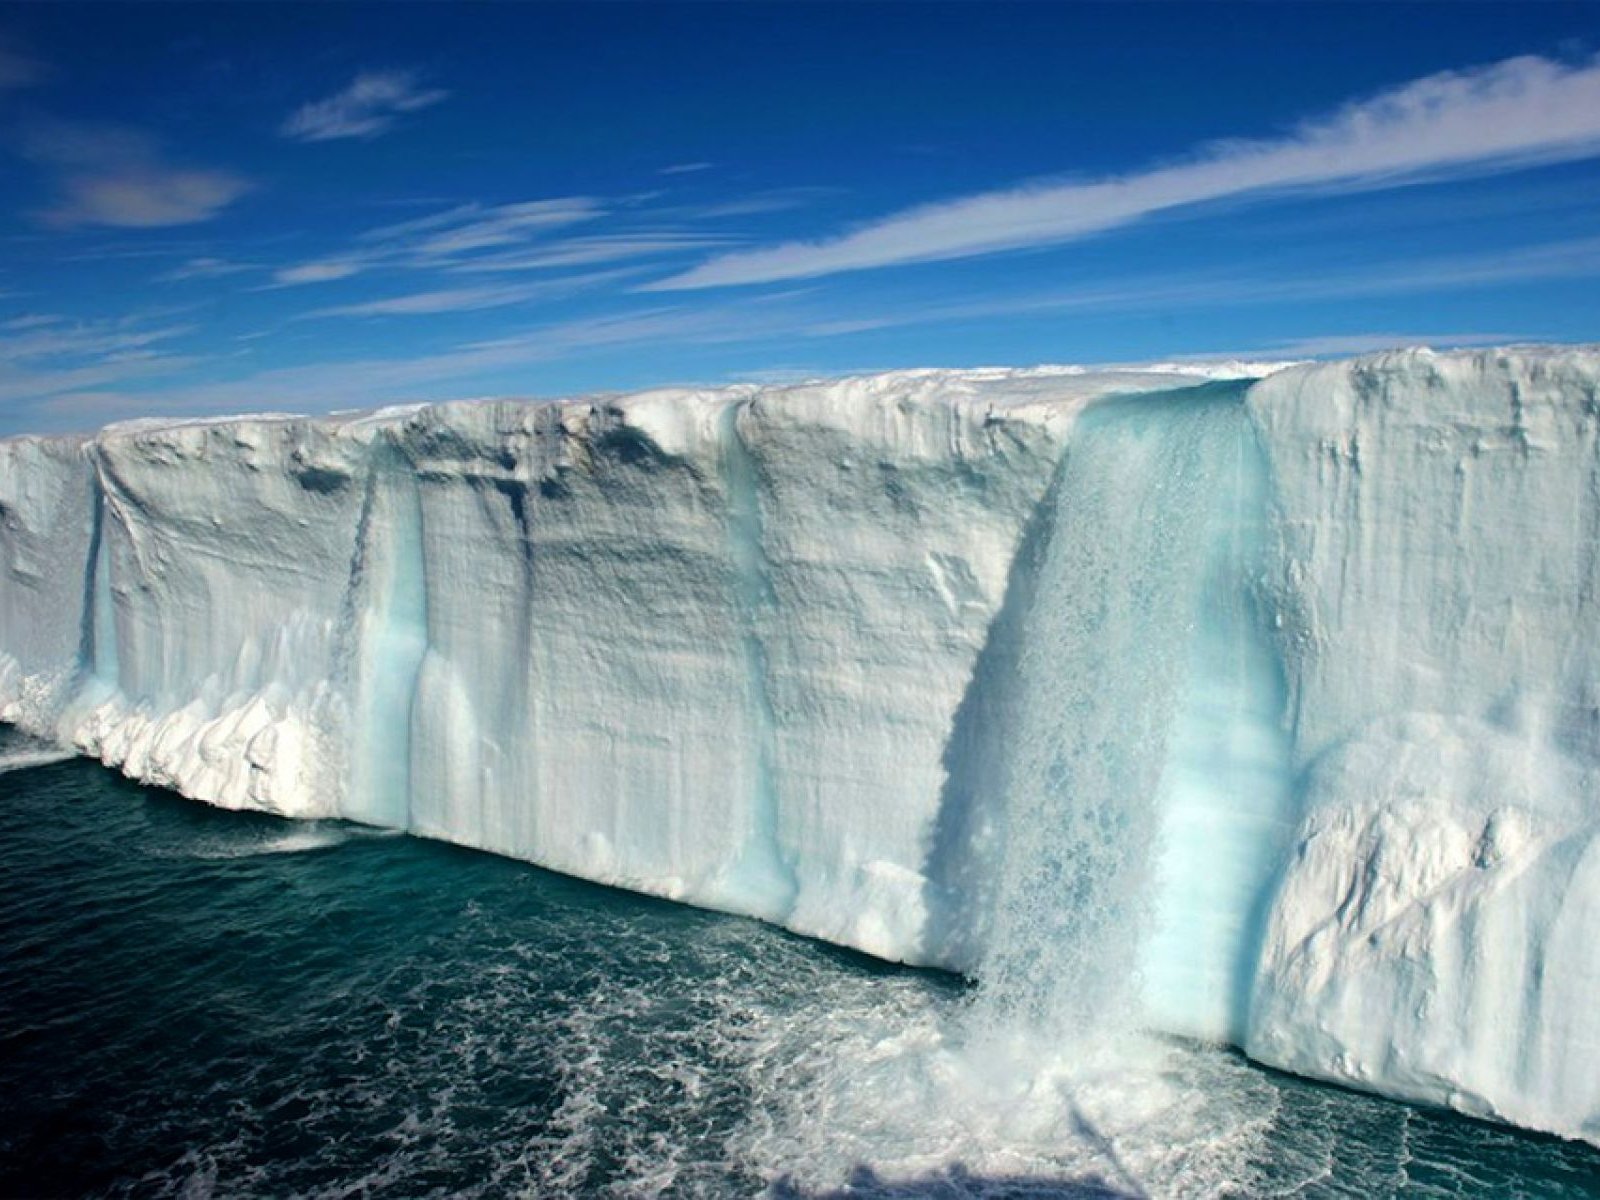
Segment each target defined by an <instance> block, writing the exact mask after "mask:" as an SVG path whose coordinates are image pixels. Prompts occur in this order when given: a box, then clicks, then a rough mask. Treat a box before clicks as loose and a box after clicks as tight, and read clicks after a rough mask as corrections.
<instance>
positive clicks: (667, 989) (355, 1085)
mask: <svg viewBox="0 0 1600 1200" xmlns="http://www.w3.org/2000/svg"><path fill="white" fill-rule="evenodd" d="M49 759H50V755H49V754H47V753H44V752H41V751H40V750H39V749H38V748H37V747H34V746H30V745H29V744H27V743H25V742H24V741H23V740H22V739H20V738H19V737H17V736H16V735H14V734H12V733H10V732H9V731H4V730H0V1195H6V1196H77V1195H105V1196H163V1195H179V1196H194V1197H203V1196H318V1197H334V1196H385V1197H391V1196H392V1197H418V1196H455V1195H482V1196H505V1195H527V1196H569V1195H613V1196H629V1197H631V1196H651V1195H674V1196H676V1195H682V1196H744V1195H757V1194H762V1193H764V1192H765V1193H770V1194H775V1195H779V1196H810V1195H858V1194H859V1195H888V1196H905V1197H909V1196H965V1195H985V1196H1050V1195H1063V1196H1121V1195H1130V1196H1136V1195H1192V1196H1206V1195H1242V1196H1255V1195H1261V1196H1288V1195H1293V1196H1351V1197H1356V1196H1361V1197H1366V1196H1389V1195H1403V1196H1419V1197H1421V1196H1428V1197H1433V1196H1484V1197H1516V1196H1527V1197H1557V1196H1574V1197H1575V1196H1600V1153H1597V1152H1595V1151H1594V1150H1592V1149H1589V1148H1586V1147H1582V1146H1577V1145H1573V1144H1569V1143H1564V1142H1560V1141H1556V1140H1553V1139H1549V1138H1542V1137H1535V1136H1530V1135H1525V1134H1519V1133H1515V1132H1512V1131H1509V1130H1503V1129H1499V1128H1495V1127H1492V1126H1488V1125H1483V1124H1479V1123H1477V1122H1472V1121H1467V1120H1463V1119H1461V1118H1458V1117H1455V1116H1451V1115H1448V1114H1442V1113H1435V1112H1429V1111H1423V1110H1419V1109H1415V1108H1411V1107H1408V1106H1405V1105H1400V1104H1393V1103H1389V1102H1386V1101H1381V1100H1376V1099H1372V1098H1369V1097H1363V1096H1356V1095H1352V1094H1349V1093H1345V1092H1341V1091H1337V1090H1334V1089H1329V1088H1323V1087H1318V1086H1315V1085H1312V1084H1307V1083H1303V1082H1300V1081H1296V1080H1292V1079H1288V1078H1285V1077H1283V1076H1279V1075H1276V1074H1273V1073H1271V1072H1267V1071H1263V1070H1260V1069H1259V1068H1256V1067H1254V1066H1251V1065H1249V1064H1247V1063H1245V1062H1244V1061H1243V1060H1242V1059H1240V1058H1239V1057H1238V1056H1237V1055H1234V1054H1231V1053H1227V1052H1223V1051H1219V1050H1213V1049H1208V1048H1202V1047H1193V1046H1184V1045H1177V1044H1172V1043H1158V1042H1149V1041H1148V1040H1147V1042H1146V1043H1145V1044H1143V1045H1142V1046H1141V1047H1137V1048H1134V1049H1132V1050H1129V1051H1127V1052H1126V1053H1123V1052H1121V1051H1119V1054H1118V1055H1112V1056H1109V1057H1108V1056H1107V1055H1104V1054H1102V1055H1100V1056H1099V1057H1098V1058H1095V1061H1094V1062H1093V1064H1092V1069H1091V1067H1088V1066H1082V1065H1081V1064H1080V1069H1075V1070H1073V1071H1068V1072H1067V1073H1066V1074H1058V1075H1054V1076H1044V1075H1041V1076H1040V1077H1039V1078H1035V1079H1032V1080H1030V1081H1028V1082H1026V1084H1020V1083H1017V1082H1016V1079H1015V1078H1014V1076H1013V1075H1012V1074H1008V1073H1007V1072H1006V1071H1004V1070H999V1069H996V1070H993V1071H991V1072H990V1076H991V1077H989V1078H985V1077H984V1071H983V1070H982V1069H981V1064H979V1065H978V1066H977V1067H975V1064H974V1063H973V1062H972V1061H971V1057H970V1055H969V1056H967V1057H965V1058H964V1057H963V1056H962V1054H961V1053H959V1052H958V1051H957V1050H952V1048H951V1043H952V1041H953V1040H955V1039H954V1035H953V1034H952V1033H951V1032H950V1031H951V1030H952V1029H956V1028H959V1027H960V1021H961V1014H962V1013H963V1011H964V1009H965V1007H966V1006H967V1005H968V1003H969V1001H970V996H969V993H968V990H967V989H966V988H965V987H964V986H963V985H962V984H960V983H959V982H958V981H956V980H954V979H952V978H950V977H948V976H944V975H940V974H938V973H932V972H920V971H911V970H904V969H896V968H892V967H888V966H885V965H883V964H880V963H876V962H873V961H872V960H870V959H867V958H864V957H861V956H859V955H855V954H851V953H849V952H846V951H841V950H837V949H834V948H831V947H827V946H823V945H819V944H816V943H813V942H809V941H806V940H804V939H801V938H796V937H792V936H790V935H787V934H785V933H783V932H781V931H778V930H775V929H772V928H769V927H766V926H763V925H761V924H758V923H755V922H751V921H745V920H740V919H736V918H731V917H724V916H719V915H716V914H713V913H705V912H698V911H696V910H693V909H689V908H684V907H680V906H677V905H673V904H668V903H664V902H659V901H654V900H649V899H644V898H640V897H637V896H632V895H629V894H626V893H622V892H616V891H612V890H609V889H606V888H600V887H595V886H591V885H588V884H584V883H580V882H577V881H574V880H570V879H566V878H563V877H561V876H557V875H552V874H549V873H547V872H543V871H540V870H537V869H535V868H532V867H529V866H526V865H523V864H519V863H514V862H509V861H506V860H502V859H498V858H494V857H491V856H488V855H483V854H477V853H473V852H470V851H465V850H459V849H455V848H452V847H449V846H445V845H440V844H436V843H429V842H423V841H419V840H415V839H411V838H406V837H398V836H387V835H383V834H379V833H376V832H373V831H370V830H364V829H361V828H358V827H354V826H349V825H342V824H298V823H291V822H286V821H279V820H275V819H272V818H267V817H261V816H256V815H249V814H240V813H227V812H221V811H217V810H213V809H209V808H206V807H204V806H202V805H199V804H194V803H191V802H188V801H185V800H182V799H180V798H177V797H175V796H171V795H168V794H165V793H162V792H159V791H155V790H150V789H145V788H141V787H138V786H135V785H133V784H131V783H128V782H126V781H124V780H122V779H120V778H118V777H116V776H114V775H113V774H111V773H110V772H107V771H105V770H103V769H102V768H100V767H98V766H96V765H94V764H92V763H88V762H82V761H64V762H59V761H58V762H51V761H49ZM1038 1057H1039V1058H1041V1059H1042V1058H1044V1057H1047V1054H1046V1052H1045V1051H1044V1050H1043V1049H1042V1048H1041V1049H1040V1050H1039V1053H1038ZM1088 1057H1089V1058H1094V1056H1092V1055H1091V1056H1088ZM1085 1061H1087V1059H1086V1060H1085ZM991 1065H992V1064H991Z"/></svg>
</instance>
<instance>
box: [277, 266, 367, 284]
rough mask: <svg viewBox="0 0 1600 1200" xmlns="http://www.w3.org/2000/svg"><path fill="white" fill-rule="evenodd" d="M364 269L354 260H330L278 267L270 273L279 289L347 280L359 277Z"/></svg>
mask: <svg viewBox="0 0 1600 1200" xmlns="http://www.w3.org/2000/svg"><path fill="white" fill-rule="evenodd" d="M366 268H367V264H365V263H362V262H357V261H355V260H354V259H330V260H328V261H326V262H308V263H300V264H299V265H298V266H293V267H280V268H279V269H278V270H276V271H274V272H273V273H272V279H273V282H274V283H276V284H278V285H279V286H280V287H294V286H296V285H297V284H302V283H329V282H331V281H333V280H335V279H348V278H349V277H350V276H352V275H359V274H360V273H361V272H362V271H364V270H366Z"/></svg>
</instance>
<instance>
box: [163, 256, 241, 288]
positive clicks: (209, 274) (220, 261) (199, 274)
mask: <svg viewBox="0 0 1600 1200" xmlns="http://www.w3.org/2000/svg"><path fill="white" fill-rule="evenodd" d="M256 269H257V268H256V266H255V264H254V263H241V262H230V261H229V260H228V259H225V258H191V259H190V260H189V261H188V262H186V263H184V264H182V265H181V266H177V267H174V268H172V270H170V271H164V272H162V273H161V274H160V275H157V276H156V282H157V283H177V282H182V281H183V280H187V279H221V278H222V277H223V276H225V275H238V274H241V273H242V272H245V271H254V270H256Z"/></svg>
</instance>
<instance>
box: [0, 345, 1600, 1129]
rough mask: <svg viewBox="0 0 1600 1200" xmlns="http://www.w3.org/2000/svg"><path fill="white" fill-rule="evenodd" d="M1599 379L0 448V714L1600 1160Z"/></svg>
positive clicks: (88, 745)
mask: <svg viewBox="0 0 1600 1200" xmlns="http://www.w3.org/2000/svg"><path fill="white" fill-rule="evenodd" d="M1597 435H1600V354H1596V353H1594V352H1592V351H1587V350H1559V351H1557V350H1523V351H1507V352H1484V353H1457V354H1434V353H1430V352H1427V351H1408V352H1397V353H1392V354H1384V355H1379V356H1375V357H1372V358H1367V359H1361V360H1356V361H1352V362H1345V363H1337V364H1331V365H1313V366H1301V367H1294V368H1290V369H1288V370H1283V371H1280V372H1277V373H1274V374H1272V375H1270V377H1267V378H1263V379H1260V380H1259V381H1251V380H1249V379H1239V380H1233V381H1229V380H1218V379H1211V380H1207V379H1204V378H1201V377H1198V376H1195V375H1185V374H1181V373H1174V372H1142V373H1141V372H1114V373H1101V374H1094V373H1087V372H1079V371H1073V370H1066V369H1060V370H1035V371H998V370H997V371H983V372H902V373H897V374H892V375H886V376H878V377H872V378H865V379H857V380H847V381H842V382H835V383H828V384H819V385H805V386H793V387H769V388H754V387H750V388H733V389H726V390H719V391H704V392H695V391H664V392H653V393H645V394H640V395H633V396H625V397H615V398H601V399H594V400H583V401H569V402H560V403H540V404H526V403H509V402H496V403H475V404H450V405H441V406H436V407H420V408H412V409H396V410H386V411H382V412H378V413H375V414H368V415H360V416H343V417H341V416H335V417H328V418H317V419H307V418H297V417H281V416H270V417H246V418H235V419H226V420H216V421H196V422H166V423H162V422H144V423H137V424H131V425H123V426H115V427H112V428H110V429H107V430H105V431H103V432H102V433H100V434H99V435H97V436H94V437H90V438H82V439H67V438H60V439H46V438H18V439H12V440H10V441H0V719H4V720H7V721H11V722H14V723H16V724H18V725H21V726H23V727H24V728H26V729H28V730H30V731H32V732H36V733H40V734H44V735H47V736H51V737H54V738H57V739H59V740H61V741H63V742H66V743H69V744H71V745H74V746H76V747H78V748H80V749H81V750H83V751H84V752H86V753H89V754H92V755H95V756H97V757H99V758H100V759H102V760H103V761H105V762H107V763H109V764H112V765H115V766H119V767H120V768H121V769H122V770H124V771H125V772H127V773H128V774H129V775H132V776H134V777H136V778H139V779H143V780H147V781H150V782H153V783H158V784H161V785H164V786H167V787H171V788H173V789H175V790H177V791H179V792H182V793H184V794H185V795H189V796H192V797H195V798H198V799H201V800H205V801H208V802H211V803H214V804H219V805H223V806H227V807H235V808H255V809H263V810H268V811H272V812H278V813H283V814H286V815H290V816H302V817H323V816H342V817H348V818H351V819H354V820H358V821H363V822H369V823H373V824H378V825H385V826H392V827H396V828H403V829H409V830H412V831H414V832H416V833H419V834H422V835H425V836H429V837H436V838H443V839H447V840H450V841H454V842H459V843H462V844H465V845H470V846H477V847H482V848H484V849H488V850H493V851H496V852H499V853H503V854H508V855H512V856H515V857H518V858H523V859H527V860H529V861H532V862H537V863H540V864H543V865H545V866H548V867H552V868H555V869H557V870H561V871H566V872H570V873H572V874H575V875H581V876H584V877H587V878H590V879H595V880H600V881H603V882H606V883H613V884H618V885H621V886H625V887H630V888H635V889H638V890H641V891H646V892H652V893H656V894H659V895H664V896H670V897H674V898H677V899H682V900H685V901H689V902H692V903H696V904H701V905H706V906H710V907H714V908H720V909H726V910H729V911H733V912H739V913H747V914H751V915H755V916H758V917H762V918H765V919H767V920H770V921H775V922H778V923H781V924H783V925H786V926H788V927H789V928H791V929H795V930H797V931H800V932H803V933H807V934H812V935H815V936H818V937H822V938H826V939H829V940H832V941H835V942H839V943H842V944H845V945H850V946H855V947H859V948H861V949H863V950H866V951H868V952H870V953H873V954H877V955H881V956H884V957H888V958H894V959H901V960H905V961H910V962H917V963H931V964H941V965H946V966H951V967H955V968H958V969H961V970H966V971H970V972H972V973H974V974H976V975H977V976H978V977H979V978H980V980H982V981H983V986H984V988H985V989H986V992H987V995H988V996H989V997H990V1001H991V1003H993V1004H994V1005H996V1006H997V1007H999V1008H1001V1009H1004V1010H1007V1011H1012V1012H1015V1013H1016V1014H1018V1015H1019V1017H1020V1018H1022V1019H1026V1020H1029V1021H1031V1022H1034V1023H1035V1024H1041V1023H1042V1027H1044V1028H1050V1027H1051V1023H1052V1022H1054V1023H1058V1024H1059V1025H1061V1026H1062V1027H1068V1026H1070V1025H1071V1024H1072V1023H1073V1022H1076V1021H1081V1020H1085V1019H1090V1016H1091V1015H1092V1012H1093V1011H1094V1010H1103V1009H1105V1008H1106V1007H1108V1006H1122V1005H1125V1004H1132V1005H1135V1006H1137V1007H1138V1008H1139V1010H1140V1011H1142V1013H1143V1020H1144V1021H1145V1022H1147V1023H1148V1024H1150V1025H1152V1026H1154V1027H1156V1028H1160V1029H1164V1030H1168V1031H1172V1032H1178V1033H1183V1034H1190V1035H1196V1036H1201V1037H1208V1038H1216V1039H1220V1040H1227V1041H1231V1042H1233V1043H1235V1044H1238V1045H1240V1046H1242V1047H1243V1048H1244V1049H1246V1050H1247V1051H1248V1053H1250V1054H1251V1055H1252V1056H1253V1057H1255V1058H1257V1059H1259V1060H1261V1061H1263V1062H1267V1063H1270V1064H1274V1065H1277V1066H1281V1067H1284V1068H1287V1069H1289V1070H1292V1071H1296V1072H1300V1073H1303V1074H1307V1075H1313V1076H1318V1077H1322V1078H1326V1079H1331V1080H1335V1081H1339V1082H1342V1083H1347V1084H1351V1085H1354V1086H1357V1087H1362V1088H1369V1089H1374V1090H1378V1091H1383V1092H1387V1093H1390V1094H1394V1095H1399V1096H1405V1097H1409V1098H1414V1099H1418V1100H1422V1101H1427V1102H1433V1103H1439V1104H1446V1105H1450V1106H1452V1107H1455V1108H1458V1109H1461V1110H1463V1111H1466V1112H1470V1113H1475V1114H1480V1115H1484V1116H1492V1117H1497V1118H1500V1119H1503V1120H1507V1121H1511V1122H1515V1123H1518V1124H1522V1125H1527V1126H1531V1127H1536V1128H1540V1129H1547V1130H1552V1131H1554V1132H1558V1133H1562V1134H1565V1135H1568V1136H1573V1137H1581V1138H1586V1139H1588V1140H1590V1141H1593V1142H1597V1143H1600V1004H1596V1003H1595V1001H1594V997H1595V996H1596V995H1597V994H1600V950H1597V947H1600V838H1597V834H1600V445H1597V440H1596V439H1597Z"/></svg>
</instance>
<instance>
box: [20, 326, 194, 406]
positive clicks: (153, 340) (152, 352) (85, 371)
mask: <svg viewBox="0 0 1600 1200" xmlns="http://www.w3.org/2000/svg"><path fill="white" fill-rule="evenodd" d="M145 320H148V318H138V317H129V318H122V319H118V320H114V321H80V322H70V321H67V320H66V319H64V318H58V317H52V318H49V319H46V318H44V317H42V316H41V317H25V318H20V319H18V320H15V321H11V322H8V323H7V324H6V326H5V333H4V334H0V402H15V401H19V400H21V401H30V400H39V399H42V398H47V397H50V396H54V395H59V394H61V393H64V392H71V391H77V390H80V389H83V388H99V387H107V386H110V385H114V384H119V383H126V382H130V381H135V380H142V379H149V378H153V377H158V376H162V375H169V374H172V373H173V372H175V371H178V370H181V369H183V368H186V367H189V366H192V365H194V364H195V363H196V362H197V361H199V360H198V359H196V358H195V357H193V356H190V355H180V354H172V353H168V352H165V351H161V350H158V349H156V347H158V346H160V345H161V344H163V343H166V342H169V341H172V340H174V339H176V338H179V337H182V336H183V335H185V334H188V333H192V332H193V326H188V325H161V326H149V325H145V324H143V323H142V322H143V321H145Z"/></svg>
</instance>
